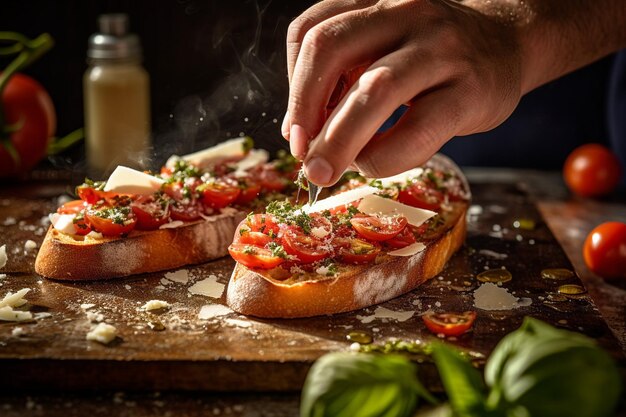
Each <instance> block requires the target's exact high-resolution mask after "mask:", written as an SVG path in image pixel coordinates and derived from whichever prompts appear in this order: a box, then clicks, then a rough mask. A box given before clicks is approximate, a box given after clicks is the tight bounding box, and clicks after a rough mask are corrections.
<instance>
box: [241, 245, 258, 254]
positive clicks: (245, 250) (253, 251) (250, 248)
mask: <svg viewBox="0 0 626 417" xmlns="http://www.w3.org/2000/svg"><path fill="white" fill-rule="evenodd" d="M243 253H245V254H246V255H256V248H255V247H254V246H246V247H245V248H243Z"/></svg>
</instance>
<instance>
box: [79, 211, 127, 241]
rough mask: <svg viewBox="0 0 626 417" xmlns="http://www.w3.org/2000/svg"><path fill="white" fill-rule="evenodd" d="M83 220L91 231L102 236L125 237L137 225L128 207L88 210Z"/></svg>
mask: <svg viewBox="0 0 626 417" xmlns="http://www.w3.org/2000/svg"><path fill="white" fill-rule="evenodd" d="M85 219H86V221H87V223H88V224H89V225H91V227H92V229H93V230H95V231H96V232H100V233H102V234H103V235H104V236H122V235H127V234H128V233H130V232H131V231H132V230H133V229H134V228H135V225H136V224H137V217H136V216H135V214H134V213H133V211H132V210H131V209H130V207H100V208H90V209H89V210H87V211H86V213H85Z"/></svg>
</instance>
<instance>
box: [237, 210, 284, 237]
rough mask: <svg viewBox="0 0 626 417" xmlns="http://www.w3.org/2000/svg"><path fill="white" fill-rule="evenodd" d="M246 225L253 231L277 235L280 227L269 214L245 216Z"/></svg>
mask: <svg viewBox="0 0 626 417" xmlns="http://www.w3.org/2000/svg"><path fill="white" fill-rule="evenodd" d="M245 222H246V225H247V226H248V227H249V228H250V230H252V231H253V232H261V233H265V234H266V235H268V234H270V233H271V234H273V235H274V236H276V235H278V232H279V230H280V228H279V227H278V223H276V221H275V220H274V217H272V215H271V214H252V215H250V216H248V217H246V220H245Z"/></svg>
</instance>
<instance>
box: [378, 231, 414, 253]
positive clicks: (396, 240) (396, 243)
mask: <svg viewBox="0 0 626 417" xmlns="http://www.w3.org/2000/svg"><path fill="white" fill-rule="evenodd" d="M413 243H415V235H414V234H413V230H412V228H410V227H405V228H404V229H402V231H401V232H400V233H398V234H397V235H396V236H394V237H392V238H391V239H389V240H386V241H385V244H386V245H387V246H389V247H392V248H394V249H400V248H404V247H406V246H409V245H412V244H413Z"/></svg>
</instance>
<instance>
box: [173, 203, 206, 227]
mask: <svg viewBox="0 0 626 417" xmlns="http://www.w3.org/2000/svg"><path fill="white" fill-rule="evenodd" d="M203 214H205V210H204V207H203V206H202V204H200V203H199V202H198V201H195V200H190V201H189V202H182V201H174V202H172V204H170V217H171V218H172V219H174V220H180V221H183V222H192V221H195V220H198V219H200V218H202V215H203Z"/></svg>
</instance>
